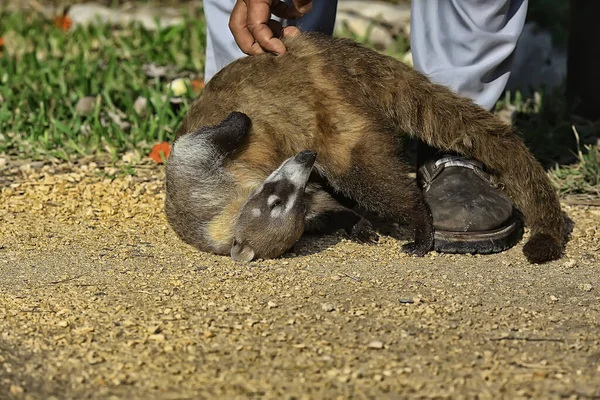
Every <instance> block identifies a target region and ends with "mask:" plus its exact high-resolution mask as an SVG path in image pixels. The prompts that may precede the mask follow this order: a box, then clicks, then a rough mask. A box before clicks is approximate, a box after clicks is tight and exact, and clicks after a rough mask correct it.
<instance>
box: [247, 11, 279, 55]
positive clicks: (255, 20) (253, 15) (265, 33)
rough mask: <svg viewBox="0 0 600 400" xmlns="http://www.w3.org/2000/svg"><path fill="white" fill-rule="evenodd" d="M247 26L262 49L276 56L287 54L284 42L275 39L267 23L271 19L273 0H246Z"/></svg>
mask: <svg viewBox="0 0 600 400" xmlns="http://www.w3.org/2000/svg"><path fill="white" fill-rule="evenodd" d="M246 1H247V3H246V4H247V7H248V14H247V19H246V25H247V26H248V29H249V30H250V33H251V34H252V36H254V39H255V40H256V41H257V42H258V44H259V45H260V47H262V48H263V49H264V50H266V51H270V52H273V53H275V54H283V53H285V46H284V45H283V42H282V41H281V40H279V39H278V38H276V37H275V35H274V34H273V31H272V30H271V29H269V26H268V25H267V22H269V19H270V17H271V8H270V6H271V0H246Z"/></svg>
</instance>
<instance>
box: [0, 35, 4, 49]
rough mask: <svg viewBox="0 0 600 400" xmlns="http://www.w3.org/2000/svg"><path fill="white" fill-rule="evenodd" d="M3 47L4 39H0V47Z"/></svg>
mask: <svg viewBox="0 0 600 400" xmlns="http://www.w3.org/2000/svg"><path fill="white" fill-rule="evenodd" d="M2 46H4V38H3V37H0V47H2Z"/></svg>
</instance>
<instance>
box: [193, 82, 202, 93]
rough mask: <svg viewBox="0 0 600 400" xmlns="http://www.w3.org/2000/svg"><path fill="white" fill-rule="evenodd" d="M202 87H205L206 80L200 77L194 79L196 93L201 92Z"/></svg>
mask: <svg viewBox="0 0 600 400" xmlns="http://www.w3.org/2000/svg"><path fill="white" fill-rule="evenodd" d="M202 89H204V81H203V80H200V79H194V80H193V81H192V90H193V91H194V92H195V93H200V91H201V90H202Z"/></svg>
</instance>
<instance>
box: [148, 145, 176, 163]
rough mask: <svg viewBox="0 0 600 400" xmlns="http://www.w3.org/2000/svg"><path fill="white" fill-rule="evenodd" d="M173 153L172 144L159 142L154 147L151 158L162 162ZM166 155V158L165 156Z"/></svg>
mask: <svg viewBox="0 0 600 400" xmlns="http://www.w3.org/2000/svg"><path fill="white" fill-rule="evenodd" d="M170 153H171V145H170V144H169V143H167V142H162V143H157V144H155V145H154V146H153V147H152V152H150V158H151V159H153V160H154V161H156V162H157V163H159V164H161V163H162V162H163V161H164V160H166V159H167V158H168V157H169V154H170ZM163 157H164V158H163Z"/></svg>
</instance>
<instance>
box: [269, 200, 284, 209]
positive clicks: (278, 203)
mask: <svg viewBox="0 0 600 400" xmlns="http://www.w3.org/2000/svg"><path fill="white" fill-rule="evenodd" d="M281 203H283V202H282V201H281V199H277V200H275V201H274V202H273V203H272V204H271V208H275V207H278V206H280V205H281Z"/></svg>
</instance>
